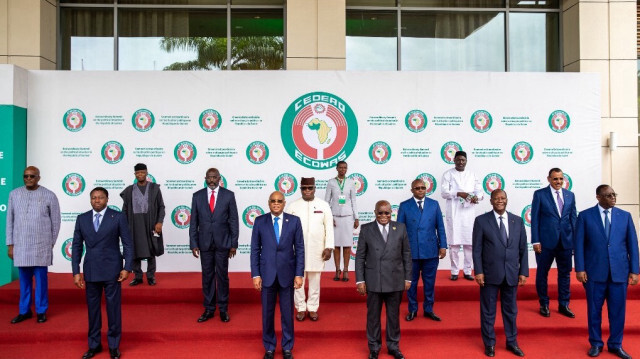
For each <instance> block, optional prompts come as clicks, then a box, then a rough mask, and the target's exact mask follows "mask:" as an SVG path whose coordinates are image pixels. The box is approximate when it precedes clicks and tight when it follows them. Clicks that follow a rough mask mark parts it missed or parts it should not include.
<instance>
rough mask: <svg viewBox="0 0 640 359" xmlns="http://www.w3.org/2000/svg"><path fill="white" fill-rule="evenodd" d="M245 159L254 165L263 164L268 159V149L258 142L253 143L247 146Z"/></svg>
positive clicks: (264, 144)
mask: <svg viewBox="0 0 640 359" xmlns="http://www.w3.org/2000/svg"><path fill="white" fill-rule="evenodd" d="M246 154H247V159H248V160H249V162H251V163H253V164H254V165H259V164H261V163H264V162H265V161H266V160H267V159H268V158H269V147H267V144H266V143H264V142H260V141H254V142H251V143H250V144H249V146H247V152H246Z"/></svg>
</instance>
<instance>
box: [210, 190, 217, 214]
mask: <svg viewBox="0 0 640 359" xmlns="http://www.w3.org/2000/svg"><path fill="white" fill-rule="evenodd" d="M215 205H216V191H211V198H209V209H210V210H211V213H213V209H214V207H215Z"/></svg>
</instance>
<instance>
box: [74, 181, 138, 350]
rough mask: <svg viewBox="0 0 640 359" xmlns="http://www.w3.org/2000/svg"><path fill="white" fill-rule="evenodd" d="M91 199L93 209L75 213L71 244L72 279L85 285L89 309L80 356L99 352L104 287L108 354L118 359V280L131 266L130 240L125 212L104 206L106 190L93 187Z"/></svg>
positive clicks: (106, 199)
mask: <svg viewBox="0 0 640 359" xmlns="http://www.w3.org/2000/svg"><path fill="white" fill-rule="evenodd" d="M90 198H91V207H93V209H92V210H91V211H89V212H85V213H83V214H81V215H79V216H78V219H77V220H76V228H75V231H74V232H73V242H72V244H71V269H72V271H73V282H74V283H75V285H76V287H78V288H80V289H84V288H85V287H86V291H87V292H86V293H87V307H88V309H89V350H88V351H87V352H86V353H84V355H83V356H82V358H83V359H88V358H92V357H93V356H94V355H95V354H97V353H99V352H101V351H102V344H101V340H100V329H101V328H102V315H101V309H100V303H101V301H102V291H103V290H104V294H105V299H106V302H107V319H108V322H109V330H108V332H107V342H108V343H109V353H110V354H111V358H112V359H118V358H120V350H119V346H120V336H121V334H122V318H121V314H122V312H121V306H120V304H121V301H120V291H121V283H122V282H123V281H124V280H126V279H127V277H128V276H129V273H130V272H131V269H132V265H133V241H132V239H131V235H130V234H129V227H128V225H127V218H126V217H125V215H124V214H122V213H121V212H117V211H114V210H112V209H110V208H107V202H109V192H107V190H106V189H104V188H102V187H96V188H94V189H93V190H92V191H91V194H90ZM120 242H122V253H120ZM83 245H84V247H85V248H86V253H85V256H84V263H83V269H82V271H83V272H84V275H83V274H82V273H80V260H81V259H82V248H83ZM123 258H124V267H123V265H122V259H123Z"/></svg>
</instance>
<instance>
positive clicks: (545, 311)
mask: <svg viewBox="0 0 640 359" xmlns="http://www.w3.org/2000/svg"><path fill="white" fill-rule="evenodd" d="M540 315H541V316H543V317H547V318H548V317H550V316H551V312H550V311H549V306H548V305H541V306H540Z"/></svg>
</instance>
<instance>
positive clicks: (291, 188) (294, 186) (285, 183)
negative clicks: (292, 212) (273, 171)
mask: <svg viewBox="0 0 640 359" xmlns="http://www.w3.org/2000/svg"><path fill="white" fill-rule="evenodd" d="M273 185H274V187H275V188H276V191H280V192H282V193H283V194H284V195H285V196H291V195H292V194H294V193H296V191H297V190H298V180H296V177H295V176H294V175H292V174H291V173H282V174H281V175H279V176H278V177H276V180H275V183H274V184H273Z"/></svg>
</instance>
